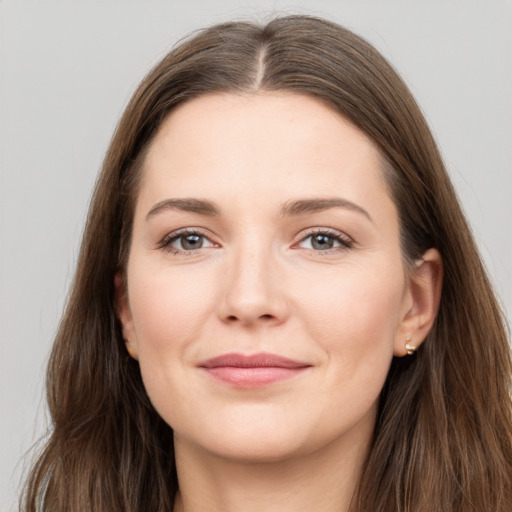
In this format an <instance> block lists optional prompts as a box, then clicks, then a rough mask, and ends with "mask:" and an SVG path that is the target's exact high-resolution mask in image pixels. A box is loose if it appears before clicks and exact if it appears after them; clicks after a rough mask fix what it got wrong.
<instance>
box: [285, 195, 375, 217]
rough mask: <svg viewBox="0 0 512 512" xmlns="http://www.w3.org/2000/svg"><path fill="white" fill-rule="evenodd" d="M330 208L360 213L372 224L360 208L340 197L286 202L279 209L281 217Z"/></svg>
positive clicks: (365, 212) (366, 213)
mask: <svg viewBox="0 0 512 512" xmlns="http://www.w3.org/2000/svg"><path fill="white" fill-rule="evenodd" d="M330 208H345V209H348V210H352V211H354V212H357V213H362V214H363V215H364V216H365V217H367V218H368V220H370V221H371V222H373V220H372V218H371V216H370V214H369V213H368V212H367V211H366V210H365V209H364V208H362V207H361V206H359V205H357V204H356V203H353V202H352V201H349V200H347V199H342V198H341V197H331V198H313V199H299V200H298V201H288V202H287V203H285V204H284V205H283V207H282V208H281V215H282V216H294V215H303V214H305V213H314V212H320V211H323V210H329V209H330Z"/></svg>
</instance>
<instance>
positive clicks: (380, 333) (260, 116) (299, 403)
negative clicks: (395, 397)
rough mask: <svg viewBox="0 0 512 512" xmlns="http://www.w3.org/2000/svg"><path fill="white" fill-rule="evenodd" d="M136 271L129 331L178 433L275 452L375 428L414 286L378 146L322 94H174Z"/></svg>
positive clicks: (157, 400)
mask: <svg viewBox="0 0 512 512" xmlns="http://www.w3.org/2000/svg"><path fill="white" fill-rule="evenodd" d="M126 274H127V275H126V277H127V283H128V285H127V291H126V297H122V295H123V292H122V291H120V292H119V295H120V296H121V299H120V306H119V316H120V319H121V322H122V324H123V333H124V336H125V339H126V340H127V343H128V347H129V349H130V351H131V352H132V354H133V355H134V357H136V358H137V359H138V360H139V363H140V368H141V372H142V377H143V381H144V385H145V387H146V389H147V393H148V395H149V397H150V399H151V401H152V403H153V405H154V407H155V408H156V410H157V411H158V412H159V414H160V415H161V416H162V418H163V419H164V420H165V421H166V422H167V423H168V424H169V425H170V426H171V427H172V428H173V429H174V432H175V442H176V443H177V445H180V443H181V444H182V445H187V446H192V447H195V448H198V449H201V450H206V451H207V452H210V453H212V454H217V455H222V456H225V457H231V458H234V459H240V460H276V459H279V458H286V457H291V456H296V455H300V454H307V453H312V452H314V451H315V450H319V449H321V448H322V447H327V446H332V444H333V443H341V444H344V445H346V446H363V445H364V444H365V443H366V442H367V441H368V439H369V437H370V435H371V432H372V429H373V425H374V421H375V414H376V405H377V400H378V396H379V393H380V391H381V388H382V386H383V383H384V380H385V378H386V374H387V372H388V368H389V365H390V361H391V358H392V356H393V354H394V353H395V354H397V355H403V354H404V351H405V349H404V345H405V339H406V338H407V336H408V335H409V332H408V331H407V329H408V328H409V324H408V321H409V320H408V318H409V317H410V316H411V315H412V309H413V303H414V299H413V294H412V292H411V283H410V279H409V277H408V273H407V272H406V270H405V269H404V265H403V261H402V255H401V253H400V245H399V222H398V218H397V211H396V208H395V205H394V204H393V201H392V200H391V198H390V194H389V192H388V188H387V186H386V182H385V180H384V177H383V172H382V170H381V165H380V158H379V154H378V152H377V151H376V149H375V147H374V146H373V144H372V143H371V142H370V140H369V139H368V138H367V137H366V136H365V135H364V134H363V133H361V132H360V131H359V130H358V129H356V128H355V127H354V126H353V125H351V124H350V123H348V122H347V121H345V120H344V119H343V118H341V117H340V116H339V115H337V114H336V113H335V112H333V111H332V110H330V109H329V108H328V107H326V106H324V105H323V104H322V103H320V102H319V101H318V100H315V99H313V98H310V97H307V96H302V95H294V94H289V93H275V94H270V93H264V94H255V95H240V96H238V95H209V96H203V97H201V98H198V99H194V100H192V101H190V102H188V103H186V104H184V105H182V106H180V107H179V108H178V109H177V110H175V111H174V112H173V113H172V114H171V115H170V116H169V117H168V118H167V119H166V121H165V122H164V123H163V125H162V126H161V128H160V130H159V133H158V134H157V136H156V138H155V139H154V142H153V144H152V146H151V148H150V150H149V153H148V155H147V158H146V161H145V164H144V168H143V177H142V181H141V186H140V192H139V196H138V200H137V204H136V211H135V217H134V225H133V238H132V242H131V248H130V253H129V261H128V264H127V269H126ZM118 288H119V285H118Z"/></svg>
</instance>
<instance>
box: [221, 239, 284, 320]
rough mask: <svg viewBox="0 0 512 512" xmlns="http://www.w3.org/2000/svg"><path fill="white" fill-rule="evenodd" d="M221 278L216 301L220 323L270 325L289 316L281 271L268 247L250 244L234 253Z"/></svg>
mask: <svg viewBox="0 0 512 512" xmlns="http://www.w3.org/2000/svg"><path fill="white" fill-rule="evenodd" d="M223 280H224V283H223V286H222V296H221V297H220V300H219V303H218V314H219V317H220V319H221V320H222V321H223V322H227V323H233V324H234V323H238V324H239V325H244V326H255V325H268V326H270V325H279V324H281V323H283V322H284V321H285V320H286V318H287V317H288V314H289V311H288V309H289V307H288V301H287V299H286V291H285V283H284V282H283V274H282V272H280V270H279V268H278V265H277V262H276V259H275V258H273V257H272V254H271V250H269V249H265V248H261V249H255V248H254V247H251V248H246V249H245V250H241V251H239V252H238V253H237V254H234V255H233V257H232V258H231V259H230V261H229V265H228V270H227V272H226V274H225V276H223Z"/></svg>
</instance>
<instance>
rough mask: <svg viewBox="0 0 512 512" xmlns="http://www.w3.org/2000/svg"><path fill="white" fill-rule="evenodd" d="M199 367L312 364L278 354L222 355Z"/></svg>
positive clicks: (301, 366) (201, 363)
mask: <svg viewBox="0 0 512 512" xmlns="http://www.w3.org/2000/svg"><path fill="white" fill-rule="evenodd" d="M198 366H199V367H200V368H219V367H223V366H231V367H235V368H265V367H268V368H306V367H308V366H311V364H308V363H304V362H303V361H295V360H293V359H289V358H287V357H283V356H279V355H276V354H267V353H260V354H251V355H245V354H234V353H233V354H222V355H220V356H216V357H212V358H211V359H206V360H205V361H201V362H200V363H199V364H198Z"/></svg>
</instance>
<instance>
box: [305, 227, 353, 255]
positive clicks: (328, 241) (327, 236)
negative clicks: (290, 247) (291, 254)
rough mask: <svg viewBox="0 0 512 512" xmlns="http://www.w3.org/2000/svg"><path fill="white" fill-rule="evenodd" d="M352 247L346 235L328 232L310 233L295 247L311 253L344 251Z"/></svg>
mask: <svg viewBox="0 0 512 512" xmlns="http://www.w3.org/2000/svg"><path fill="white" fill-rule="evenodd" d="M352 246H353V242H352V240H351V239H350V238H348V237H347V236H346V235H343V234H342V233H338V232H332V231H330V230H318V231H315V232H313V233H310V234H309V235H307V236H306V237H304V238H303V239H302V240H301V241H300V242H299V243H298V244H297V247H301V248H303V249H311V250H313V251H332V250H344V249H349V248H351V247H352Z"/></svg>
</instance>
